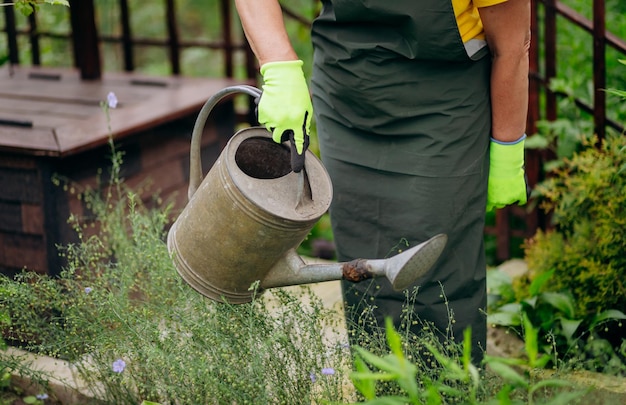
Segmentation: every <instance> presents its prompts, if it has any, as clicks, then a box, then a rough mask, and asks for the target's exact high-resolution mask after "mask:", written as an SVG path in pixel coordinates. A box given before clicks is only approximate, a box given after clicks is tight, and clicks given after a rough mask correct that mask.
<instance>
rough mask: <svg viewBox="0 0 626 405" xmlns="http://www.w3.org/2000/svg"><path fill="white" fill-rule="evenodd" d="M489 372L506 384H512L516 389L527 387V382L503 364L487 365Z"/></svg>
mask: <svg viewBox="0 0 626 405" xmlns="http://www.w3.org/2000/svg"><path fill="white" fill-rule="evenodd" d="M489 367H490V368H491V370H492V371H493V372H494V373H496V374H497V375H499V376H500V377H501V378H503V379H504V380H505V381H506V382H508V383H511V384H513V385H514V386H518V387H524V388H526V387H528V381H526V378H524V377H523V376H522V375H520V374H519V373H518V372H517V371H515V370H514V369H513V368H512V367H509V366H507V365H506V364H503V363H493V364H489Z"/></svg>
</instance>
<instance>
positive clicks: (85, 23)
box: [69, 0, 102, 80]
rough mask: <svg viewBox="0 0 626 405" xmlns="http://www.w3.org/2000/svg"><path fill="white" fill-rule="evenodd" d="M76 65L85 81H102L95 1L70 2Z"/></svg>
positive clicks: (79, 0)
mask: <svg viewBox="0 0 626 405" xmlns="http://www.w3.org/2000/svg"><path fill="white" fill-rule="evenodd" d="M69 1H70V17H71V18H70V19H71V23H72V40H73V43H74V65H75V66H76V67H78V68H79V69H80V77H81V79H83V80H100V79H101V77H102V66H101V62H100V46H99V43H98V29H97V27H96V16H95V7H94V4H93V0H69Z"/></svg>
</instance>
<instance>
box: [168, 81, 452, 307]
mask: <svg viewBox="0 0 626 405" xmlns="http://www.w3.org/2000/svg"><path fill="white" fill-rule="evenodd" d="M235 93H246V94H248V95H251V96H253V97H259V96H260V94H261V92H260V90H258V89H257V88H255V87H251V86H245V85H242V86H232V87H227V88H225V89H223V90H221V91H220V92H218V93H216V94H215V95H214V96H213V97H211V98H210V99H209V100H208V101H207V102H206V103H205V105H204V106H203V107H202V109H201V111H200V113H199V115H198V118H197V119H196V123H195V126H194V129H193V134H192V140H191V151H190V166H191V167H190V181H189V192H188V196H189V202H188V204H187V206H186V207H185V208H184V209H183V211H182V212H181V214H180V215H179V217H178V218H177V219H176V221H175V222H174V224H173V225H172V227H171V229H170V231H169V233H168V237H167V246H168V250H169V252H170V254H171V256H172V260H173V262H174V265H175V267H176V270H177V271H178V273H179V274H180V276H181V277H182V278H183V279H184V280H185V281H186V282H187V283H188V284H189V285H190V286H191V287H193V288H194V289H195V290H197V291H198V292H199V293H201V294H202V295H204V296H206V297H208V298H211V299H213V300H216V301H221V302H229V303H233V304H237V303H245V302H250V301H251V300H252V299H253V297H254V295H255V294H258V293H259V292H262V291H263V290H265V289H267V288H273V287H282V286H289V285H299V284H308V283H316V282H322V281H331V280H339V279H341V278H344V279H348V280H351V281H355V282H357V281H361V280H364V279H368V278H372V277H382V276H385V277H387V278H388V279H389V280H390V281H391V283H392V285H393V286H394V288H395V289H397V290H402V289H404V288H407V287H408V286H409V285H411V284H412V283H413V282H414V281H415V280H416V279H417V278H419V277H421V276H422V275H424V273H426V271H428V269H430V268H431V266H432V265H433V264H434V263H435V261H436V260H437V259H438V258H439V255H440V254H441V252H442V250H443V248H444V247H445V245H446V242H447V237H446V235H443V234H440V235H436V236H434V237H433V238H431V239H429V240H428V241H426V242H424V243H422V244H421V245H418V246H415V247H413V248H411V249H409V250H407V251H405V252H403V253H401V254H399V255H396V256H394V257H391V258H389V259H380V260H364V259H357V260H353V261H351V262H349V263H325V264H305V262H304V260H303V259H302V258H301V257H300V256H299V255H298V254H297V253H296V249H297V248H298V246H299V245H300V243H302V241H303V240H304V239H305V238H306V236H307V235H308V233H309V232H310V230H311V229H312V228H313V226H314V225H315V223H316V222H317V221H318V220H319V219H320V218H321V216H322V215H323V214H324V213H325V212H326V211H327V210H328V208H329V206H330V202H331V200H332V184H331V181H330V178H329V176H328V173H327V172H326V170H325V168H324V166H323V165H322V163H321V161H320V160H319V159H318V158H317V157H316V156H315V155H314V154H313V153H312V152H310V151H308V150H307V151H306V152H305V153H306V158H305V165H304V169H303V171H304V172H305V173H306V175H305V176H301V175H299V174H297V173H294V172H292V171H291V163H290V150H289V148H288V147H287V146H286V145H280V144H277V143H275V142H274V141H273V140H272V137H271V134H270V133H269V132H268V131H267V130H266V129H264V128H260V127H253V128H246V129H243V130H241V131H239V132H237V133H236V134H235V135H233V137H232V138H231V139H230V140H229V142H228V144H227V145H226V147H225V148H224V150H223V151H222V153H221V154H220V156H219V158H218V159H217V161H216V162H215V163H214V165H213V167H212V168H211V170H210V171H209V173H208V174H207V175H206V176H205V177H204V179H202V165H201V161H200V138H201V134H202V130H203V128H204V125H205V123H206V120H207V118H208V116H209V114H210V112H211V110H212V109H213V107H214V106H215V105H216V104H217V103H218V102H219V101H220V100H221V99H223V98H224V97H227V96H229V95H232V94H235ZM299 176H300V177H299ZM302 178H304V179H305V184H304V190H305V192H304V193H303V192H302V189H301V188H302V186H303V185H302ZM255 283H258V290H256V291H255V290H254V288H251V287H252V286H253V285H254V284H255Z"/></svg>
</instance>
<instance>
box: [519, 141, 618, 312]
mask: <svg viewBox="0 0 626 405" xmlns="http://www.w3.org/2000/svg"><path fill="white" fill-rule="evenodd" d="M585 147H586V149H585V150H583V151H582V152H580V153H577V154H575V155H574V157H572V158H571V159H566V160H565V161H564V165H563V166H561V167H559V168H557V169H555V170H554V172H552V173H551V174H552V176H551V177H550V178H549V179H548V180H546V181H545V182H544V183H542V184H540V185H538V186H537V187H536V189H535V193H536V195H538V196H540V197H541V198H542V203H541V207H542V208H543V209H545V210H546V211H548V212H551V213H552V216H553V220H554V223H555V229H553V230H548V231H546V232H538V233H537V234H536V235H535V236H534V237H533V238H532V239H530V240H529V241H528V242H527V244H526V246H525V253H526V259H527V262H528V266H529V269H530V273H529V276H530V278H531V279H533V278H535V277H538V276H539V275H541V274H543V273H546V272H548V271H554V273H555V277H554V278H553V283H552V285H551V288H552V289H553V290H554V291H562V290H563V291H569V292H570V293H571V294H572V296H573V298H574V301H575V302H576V310H577V311H578V312H579V313H580V314H582V315H587V314H594V313H598V312H601V311H603V310H607V309H619V310H622V311H623V310H625V309H626V286H624V285H622V284H621V283H616V282H615V281H616V280H621V279H623V277H624V275H625V273H624V272H625V271H626V257H625V256H624V254H623V252H624V251H625V250H626V215H625V213H626V194H625V193H624V189H626V137H624V136H608V137H607V138H606V139H605V140H604V141H603V142H602V144H601V145H599V144H598V142H597V139H595V138H592V140H591V141H590V142H589V143H586V144H585Z"/></svg>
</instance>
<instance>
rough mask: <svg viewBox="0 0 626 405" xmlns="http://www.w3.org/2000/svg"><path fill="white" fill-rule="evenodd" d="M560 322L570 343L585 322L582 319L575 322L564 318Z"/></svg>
mask: <svg viewBox="0 0 626 405" xmlns="http://www.w3.org/2000/svg"><path fill="white" fill-rule="evenodd" d="M559 320H560V321H561V328H563V335H564V336H565V337H566V338H567V340H568V341H570V340H571V339H572V338H573V337H574V334H575V333H576V330H578V327H579V326H580V324H581V323H582V322H583V321H582V319H580V320H575V319H565V318H562V317H560V318H559Z"/></svg>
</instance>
